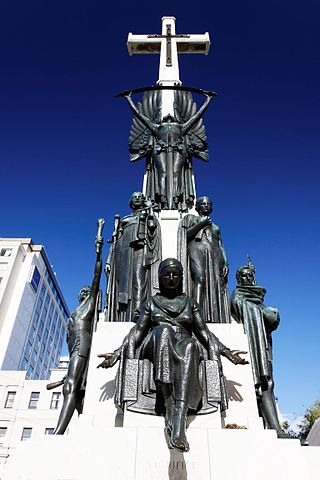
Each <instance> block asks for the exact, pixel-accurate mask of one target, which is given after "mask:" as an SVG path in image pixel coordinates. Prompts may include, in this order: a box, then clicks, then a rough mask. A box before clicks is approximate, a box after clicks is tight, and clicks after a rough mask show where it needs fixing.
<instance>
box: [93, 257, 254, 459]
mask: <svg viewBox="0 0 320 480" xmlns="http://www.w3.org/2000/svg"><path fill="white" fill-rule="evenodd" d="M182 284H183V272H182V265H181V263H180V262H179V261H178V260H176V259H174V258H167V259H166V260H164V261H163V262H161V264H160V266H159V287H160V293H159V294H157V295H154V296H153V297H150V298H149V299H147V300H146V302H145V303H144V306H143V309H142V311H141V314H140V317H139V320H138V322H137V324H136V325H135V326H134V327H133V328H132V329H131V331H130V332H129V334H128V335H127V337H126V338H125V340H124V341H123V344H122V345H121V346H120V347H119V348H118V349H117V350H116V351H115V352H113V353H111V354H110V353H106V354H101V355H99V356H100V357H103V358H105V360H104V361H103V362H102V363H101V364H100V365H99V366H100V367H104V368H108V367H112V366H113V365H114V364H115V363H116V362H117V361H118V360H120V366H119V370H118V375H117V382H116V394H115V402H116V404H117V405H118V406H120V407H121V408H123V406H124V403H125V402H127V401H129V400H131V401H132V400H133V401H135V400H136V396H137V395H136V392H137V383H138V382H139V372H138V368H137V364H134V363H132V362H139V360H140V361H141V360H144V361H149V362H150V364H151V365H152V367H153V378H152V379H151V380H152V381H153V383H154V387H155V388H154V389H155V391H156V392H157V394H158V399H159V397H160V396H161V397H162V401H163V404H164V411H165V425H166V434H167V439H168V443H169V446H170V447H171V448H175V449H177V450H179V451H188V450H189V444H188V441H187V438H186V418H187V413H188V409H192V410H196V411H197V410H199V409H200V408H201V401H202V398H203V381H202V379H201V377H202V375H201V371H200V364H201V362H202V360H204V359H205V358H208V359H209V362H210V360H211V361H212V365H211V366H209V368H208V370H210V368H211V369H212V368H213V369H214V368H215V367H214V366H216V370H215V372H214V373H213V375H212V376H213V377H215V378H217V379H218V382H219V388H217V392H216V395H215V394H214V393H213V394H212V395H211V396H212V397H213V400H215V401H216V403H218V402H221V404H222V407H224V408H226V393H225V387H224V384H223V381H222V378H223V377H222V367H221V361H220V355H223V356H225V357H227V358H228V359H229V360H230V361H231V362H233V363H234V364H244V363H247V362H246V360H244V359H243V358H241V357H240V355H239V353H241V352H233V351H230V350H229V349H228V348H227V347H225V346H224V345H223V344H222V343H221V342H220V341H219V340H218V339H217V338H216V337H215V336H214V335H213V334H212V333H211V332H210V331H209V330H208V327H207V326H206V323H205V322H204V321H203V319H202V317H201V314H200V309H199V306H198V304H197V303H196V302H195V301H194V300H193V299H192V298H191V297H189V296H187V295H184V294H183V293H182ZM243 353H244V352H243ZM134 365H135V366H134ZM128 368H129V369H130V368H131V372H130V373H129V374H128V371H127V369H128ZM140 378H141V376H140ZM152 381H151V382H149V384H150V383H152ZM142 383H143V381H142ZM149 386H150V385H149ZM220 387H221V392H220V393H219V390H220ZM150 390H152V385H151V388H150ZM211 393H212V392H211ZM156 397H157V395H156ZM207 397H210V388H209V395H207ZM154 408H155V411H156V413H157V398H156V400H155V407H154ZM138 410H139V409H138ZM146 410H147V407H146V409H145V410H144V411H146ZM140 411H143V407H141V410H140Z"/></svg>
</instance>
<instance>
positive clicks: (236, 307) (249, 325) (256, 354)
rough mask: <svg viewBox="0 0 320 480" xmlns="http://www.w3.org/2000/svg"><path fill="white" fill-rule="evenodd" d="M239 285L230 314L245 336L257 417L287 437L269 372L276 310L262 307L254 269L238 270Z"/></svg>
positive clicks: (277, 319)
mask: <svg viewBox="0 0 320 480" xmlns="http://www.w3.org/2000/svg"><path fill="white" fill-rule="evenodd" d="M236 279H237V282H238V285H237V286H236V288H235V290H234V291H233V293H232V296H231V311H232V315H233V317H234V318H235V320H236V321H237V322H239V323H243V327H244V331H245V333H246V334H247V337H248V343H249V351H250V358H251V365H252V373H253V379H254V385H255V389H256V396H257V401H258V407H259V411H260V415H261V416H262V418H263V420H264V423H265V426H266V427H267V428H272V429H274V430H276V432H277V435H278V437H283V438H288V435H286V434H285V433H284V432H283V431H282V429H281V426H280V423H279V419H278V415H277V409H276V401H275V397H274V381H273V371H272V332H274V331H275V330H276V329H277V328H278V325H279V322H280V317H279V311H278V309H277V308H274V307H267V306H266V305H265V304H264V297H265V294H266V289H265V288H263V287H261V286H258V285H256V279H255V268H254V266H253V265H252V264H251V261H250V259H249V260H248V264H247V265H245V266H243V267H240V268H239V269H238V271H237V274H236Z"/></svg>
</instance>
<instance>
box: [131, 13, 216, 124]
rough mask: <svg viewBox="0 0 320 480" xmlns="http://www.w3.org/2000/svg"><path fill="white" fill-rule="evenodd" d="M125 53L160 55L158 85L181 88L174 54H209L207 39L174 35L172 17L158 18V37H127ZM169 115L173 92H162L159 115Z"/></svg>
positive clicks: (207, 36)
mask: <svg viewBox="0 0 320 480" xmlns="http://www.w3.org/2000/svg"><path fill="white" fill-rule="evenodd" d="M127 46H128V52H129V55H133V54H150V53H151V54H152V53H157V54H160V65H159V79H158V82H157V83H158V85H168V86H170V85H181V81H180V78H179V62H178V54H180V53H204V54H205V55H207V54H208V52H209V47H210V38H209V33H208V32H206V33H204V34H201V35H190V34H188V35H176V19H175V17H162V34H161V35H133V34H132V33H129V35H128V42H127ZM168 113H170V114H171V115H173V91H170V90H164V91H163V92H162V116H165V115H167V114H168Z"/></svg>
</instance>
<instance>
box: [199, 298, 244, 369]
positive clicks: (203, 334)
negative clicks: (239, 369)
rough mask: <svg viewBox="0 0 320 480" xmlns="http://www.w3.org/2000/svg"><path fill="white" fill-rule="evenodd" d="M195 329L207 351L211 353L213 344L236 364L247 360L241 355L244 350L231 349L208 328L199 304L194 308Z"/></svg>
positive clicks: (242, 363) (221, 353)
mask: <svg viewBox="0 0 320 480" xmlns="http://www.w3.org/2000/svg"><path fill="white" fill-rule="evenodd" d="M193 331H194V333H195V336H196V337H197V339H198V340H199V342H200V343H201V344H202V345H203V346H204V347H205V349H206V350H207V352H208V353H209V355H210V348H212V345H213V346H214V347H215V350H216V351H217V352H219V353H220V355H223V356H224V357H226V358H227V359H228V360H230V362H232V363H234V364H235V365H238V364H241V365H244V364H246V363H248V362H247V360H245V359H244V358H241V357H240V354H241V353H247V352H242V351H240V350H230V349H229V348H228V347H226V346H225V345H224V344H223V343H222V342H220V340H219V339H218V338H217V337H216V336H215V335H214V334H213V333H212V332H210V330H209V329H208V327H207V325H206V323H205V322H204V321H203V319H202V317H201V314H200V310H199V307H198V305H197V304H195V305H194V308H193Z"/></svg>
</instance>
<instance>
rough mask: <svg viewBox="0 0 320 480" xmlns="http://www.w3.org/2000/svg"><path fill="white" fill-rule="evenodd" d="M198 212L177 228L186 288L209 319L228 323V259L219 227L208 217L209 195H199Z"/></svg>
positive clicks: (179, 253)
mask: <svg viewBox="0 0 320 480" xmlns="http://www.w3.org/2000/svg"><path fill="white" fill-rule="evenodd" d="M196 211H197V212H198V214H199V215H198V216H197V215H193V214H188V215H186V216H185V217H184V218H183V219H182V220H181V222H180V225H179V229H178V248H177V250H178V258H179V260H180V261H181V262H182V264H183V266H184V271H185V275H184V291H186V292H188V294H189V295H192V296H193V298H194V299H195V301H196V302H197V303H198V304H199V305H200V306H201V308H202V315H203V318H204V320H205V321H206V322H210V323H229V322H230V320H231V319H230V308H229V296H228V289H227V282H228V271H229V267H228V260H227V256H226V252H225V250H224V248H223V244H222V240H221V233H220V228H219V227H218V225H215V224H214V223H213V222H212V221H211V219H210V217H209V215H210V213H211V212H212V202H211V200H210V198H208V197H199V198H198V199H197V201H196Z"/></svg>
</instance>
